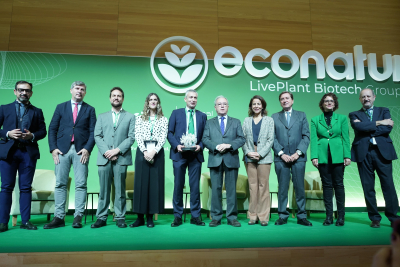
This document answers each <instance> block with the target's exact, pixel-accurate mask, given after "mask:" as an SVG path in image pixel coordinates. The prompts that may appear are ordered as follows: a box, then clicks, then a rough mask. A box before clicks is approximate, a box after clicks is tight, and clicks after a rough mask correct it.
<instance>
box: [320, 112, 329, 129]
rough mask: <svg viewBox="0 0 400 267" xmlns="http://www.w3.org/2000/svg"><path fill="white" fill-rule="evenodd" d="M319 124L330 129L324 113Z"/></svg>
mask: <svg viewBox="0 0 400 267" xmlns="http://www.w3.org/2000/svg"><path fill="white" fill-rule="evenodd" d="M319 124H321V125H322V126H324V127H325V128H326V129H328V125H327V124H326V121H325V115H324V113H322V114H321V115H319Z"/></svg>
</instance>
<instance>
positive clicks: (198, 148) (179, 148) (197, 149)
mask: <svg viewBox="0 0 400 267" xmlns="http://www.w3.org/2000/svg"><path fill="white" fill-rule="evenodd" d="M184 147H185V146H182V145H177V146H176V150H178V152H183V151H182V148H184ZM200 149H201V147H200V146H199V145H196V150H195V151H194V152H199V151H200Z"/></svg>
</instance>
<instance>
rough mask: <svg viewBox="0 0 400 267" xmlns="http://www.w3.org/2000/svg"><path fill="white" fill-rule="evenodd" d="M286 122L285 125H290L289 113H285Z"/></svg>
mask: <svg viewBox="0 0 400 267" xmlns="http://www.w3.org/2000/svg"><path fill="white" fill-rule="evenodd" d="M286 121H287V125H288V126H289V123H290V111H287V112H286Z"/></svg>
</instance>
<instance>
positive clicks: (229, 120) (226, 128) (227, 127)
mask: <svg viewBox="0 0 400 267" xmlns="http://www.w3.org/2000/svg"><path fill="white" fill-rule="evenodd" d="M226 117H227V118H228V123H227V124H226V126H225V131H224V135H225V134H226V133H227V132H228V130H229V128H230V127H231V125H232V118H231V117H228V116H226ZM219 128H221V127H219Z"/></svg>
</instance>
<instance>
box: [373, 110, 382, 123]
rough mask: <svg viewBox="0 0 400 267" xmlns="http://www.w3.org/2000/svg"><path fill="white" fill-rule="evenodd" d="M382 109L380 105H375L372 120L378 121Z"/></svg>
mask: <svg viewBox="0 0 400 267" xmlns="http://www.w3.org/2000/svg"><path fill="white" fill-rule="evenodd" d="M380 111H381V110H380V109H379V108H378V107H374V109H373V112H372V121H377V120H378V116H379V115H380V114H379V113H380Z"/></svg>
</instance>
